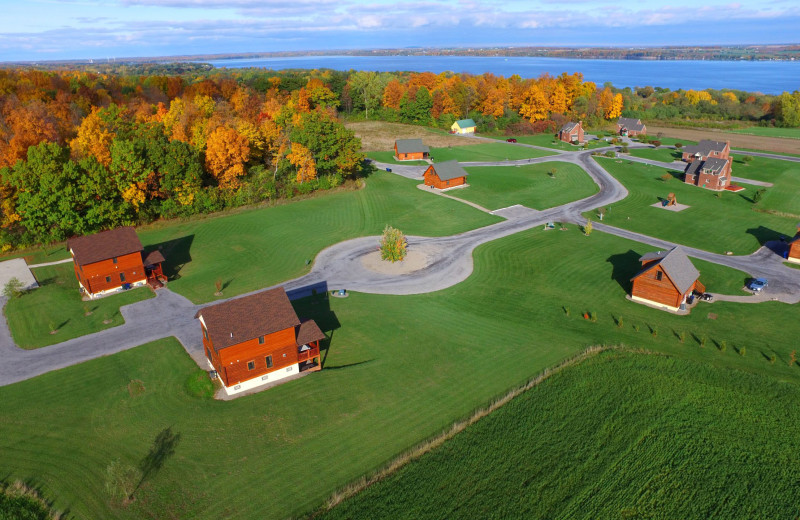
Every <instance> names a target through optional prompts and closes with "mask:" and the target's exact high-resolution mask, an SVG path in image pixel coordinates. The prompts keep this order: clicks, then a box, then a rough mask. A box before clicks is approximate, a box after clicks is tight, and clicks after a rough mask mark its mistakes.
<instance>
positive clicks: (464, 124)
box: [450, 119, 476, 134]
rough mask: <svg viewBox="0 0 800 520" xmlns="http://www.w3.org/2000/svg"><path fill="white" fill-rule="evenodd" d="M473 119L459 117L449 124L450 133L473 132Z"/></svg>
mask: <svg viewBox="0 0 800 520" xmlns="http://www.w3.org/2000/svg"><path fill="white" fill-rule="evenodd" d="M475 128H476V125H475V121H473V120H472V119H459V120H458V121H456V122H455V123H453V124H452V125H451V126H450V133H451V134H474V133H475Z"/></svg>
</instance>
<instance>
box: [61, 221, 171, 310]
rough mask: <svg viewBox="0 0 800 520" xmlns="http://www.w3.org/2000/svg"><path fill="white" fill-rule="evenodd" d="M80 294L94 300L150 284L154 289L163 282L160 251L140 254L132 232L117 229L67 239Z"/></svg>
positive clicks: (135, 237) (130, 228)
mask: <svg viewBox="0 0 800 520" xmlns="http://www.w3.org/2000/svg"><path fill="white" fill-rule="evenodd" d="M67 250H68V251H69V252H70V254H71V255H72V260H73V262H74V264H75V276H76V278H77V279H78V284H79V285H80V291H81V293H82V294H84V295H86V296H87V297H89V298H96V297H98V296H103V295H106V294H109V293H112V292H116V291H121V290H124V289H130V288H132V287H139V286H142V285H145V284H146V283H148V282H149V283H150V284H151V285H152V286H153V287H154V288H157V287H161V286H162V285H163V282H165V281H166V278H164V273H163V270H162V266H161V264H162V263H163V262H164V256H163V255H162V254H161V252H160V251H157V250H156V251H151V252H149V253H144V248H143V247H142V242H141V241H140V240H139V237H138V236H137V235H136V231H135V230H134V229H133V228H132V227H130V226H126V227H120V228H116V229H111V230H108V231H101V232H100V233H95V234H94V235H86V236H82V237H76V238H71V239H69V240H67Z"/></svg>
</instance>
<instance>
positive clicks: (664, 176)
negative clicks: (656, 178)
mask: <svg viewBox="0 0 800 520" xmlns="http://www.w3.org/2000/svg"><path fill="white" fill-rule="evenodd" d="M671 179H672V175H671V174H669V173H665V174H664V175H662V176H661V180H662V181H664V182H669V181H670V180H671Z"/></svg>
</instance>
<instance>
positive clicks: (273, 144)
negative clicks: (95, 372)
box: [0, 64, 800, 251]
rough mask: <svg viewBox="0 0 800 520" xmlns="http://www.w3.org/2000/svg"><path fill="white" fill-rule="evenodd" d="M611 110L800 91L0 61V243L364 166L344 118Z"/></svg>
mask: <svg viewBox="0 0 800 520" xmlns="http://www.w3.org/2000/svg"><path fill="white" fill-rule="evenodd" d="M620 115H623V116H632V117H641V118H645V119H662V120H674V121H679V122H680V121H684V120H686V119H687V118H688V119H691V120H704V119H708V120H710V119H714V120H731V121H746V122H748V123H749V124H762V125H779V126H780V125H785V126H798V125H800V92H795V93H792V94H789V93H784V94H783V95H781V96H765V95H761V94H751V93H746V92H739V91H713V90H706V91H693V90H688V91H682V90H679V91H670V90H668V89H660V88H653V87H643V88H637V89H630V88H625V89H616V88H614V87H613V86H612V85H610V84H606V85H604V86H603V87H602V88H600V87H598V86H597V85H595V84H594V83H592V82H587V81H584V80H583V77H582V75H581V74H579V73H576V74H572V75H567V74H561V75H560V76H557V77H552V76H547V75H546V76H542V77H540V78H536V79H523V78H521V77H519V76H517V75H514V76H511V77H509V78H504V77H500V76H495V75H493V74H488V73H487V74H482V75H469V74H453V73H442V74H433V73H410V72H405V73H375V72H356V71H349V72H339V71H332V70H327V69H326V70H303V71H298V70H290V71H272V70H263V69H241V70H218V69H213V68H212V67H210V66H208V65H193V64H171V65H153V64H145V65H141V64H140V65H136V66H130V65H125V64H120V65H118V66H115V67H113V68H112V67H106V68H105V69H102V70H95V71H92V70H87V69H86V68H83V69H81V70H38V69H33V68H18V69H12V68H9V69H0V249H2V251H9V250H12V249H15V248H20V247H25V246H30V245H33V244H38V243H51V242H54V241H61V240H64V239H66V238H69V237H71V236H75V235H82V234H86V233H92V232H95V231H99V230H102V229H108V228H113V227H115V226H119V225H123V224H142V223H147V222H152V221H155V220H158V219H162V218H180V217H188V216H190V215H193V214H198V213H210V212H215V211H220V210H224V209H226V208H232V207H237V206H242V205H247V204H254V203H259V202H263V201H274V200H277V199H287V198H292V197H295V196H297V195H301V194H307V193H310V192H313V191H315V190H324V189H330V188H333V187H336V186H339V185H342V184H343V183H346V182H348V181H351V180H353V179H356V178H357V177H359V176H361V175H364V174H365V173H366V170H367V169H368V168H369V166H368V164H367V163H366V162H365V161H364V159H365V157H364V154H363V153H362V152H361V149H360V148H361V143H360V140H359V139H358V138H357V137H356V136H355V134H354V133H353V132H352V131H350V130H348V129H347V128H346V127H345V124H344V123H345V122H347V121H357V120H360V119H379V120H386V121H400V122H406V123H411V124H418V125H424V126H430V127H438V128H440V129H443V130H447V129H449V127H450V125H451V124H452V122H453V121H455V120H457V119H461V118H465V117H471V118H472V119H474V120H475V121H476V123H477V125H478V131H479V132H488V133H492V132H494V133H507V134H510V135H511V134H514V135H516V134H529V133H538V132H554V131H556V130H557V129H558V127H559V126H560V125H561V124H563V122H565V121H567V120H570V119H581V120H583V121H584V123H585V124H587V125H588V126H589V127H599V126H602V125H603V124H605V123H607V122H608V121H610V120H613V119H616V118H617V117H619V116H620Z"/></svg>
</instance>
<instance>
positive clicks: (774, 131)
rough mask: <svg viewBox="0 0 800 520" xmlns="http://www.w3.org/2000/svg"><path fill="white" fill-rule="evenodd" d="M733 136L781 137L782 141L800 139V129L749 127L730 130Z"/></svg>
mask: <svg viewBox="0 0 800 520" xmlns="http://www.w3.org/2000/svg"><path fill="white" fill-rule="evenodd" d="M730 131H731V132H733V133H735V134H747V135H763V136H766V137H782V138H784V139H800V128H777V127H766V126H751V127H749V128H739V129H736V130H730Z"/></svg>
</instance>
